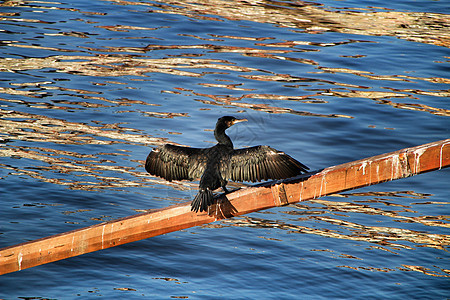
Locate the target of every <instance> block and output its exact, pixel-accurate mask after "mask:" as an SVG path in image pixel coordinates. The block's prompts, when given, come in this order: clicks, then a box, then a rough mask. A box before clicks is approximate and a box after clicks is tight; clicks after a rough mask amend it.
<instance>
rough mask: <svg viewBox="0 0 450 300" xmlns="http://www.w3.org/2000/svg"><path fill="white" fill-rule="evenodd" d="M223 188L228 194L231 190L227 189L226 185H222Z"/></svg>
mask: <svg viewBox="0 0 450 300" xmlns="http://www.w3.org/2000/svg"><path fill="white" fill-rule="evenodd" d="M222 190H223V191H224V193H225V194H228V193H229V192H230V191H229V190H228V189H227V187H226V186H224V185H223V186H222Z"/></svg>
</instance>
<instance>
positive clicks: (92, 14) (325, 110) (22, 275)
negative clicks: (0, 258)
mask: <svg viewBox="0 0 450 300" xmlns="http://www.w3.org/2000/svg"><path fill="white" fill-rule="evenodd" d="M1 6H2V9H1V12H0V18H1V21H0V24H1V26H0V28H1V31H0V35H1V40H2V42H1V44H0V51H1V57H0V71H1V72H2V73H1V74H2V76H1V79H0V93H1V95H0V195H1V200H0V201H1V203H2V209H1V210H0V247H6V246H10V245H14V244H17V243H21V242H24V241H29V240H33V239H37V238H41V237H45V236H48V235H52V234H57V233H61V232H65V231H69V230H74V229H77V228H82V227H85V226H89V225H93V224H98V223H99V222H102V221H106V220H112V219H116V218H119V217H124V216H129V215H132V214H135V213H137V212H140V211H142V210H146V209H152V208H163V207H167V206H169V205H171V204H174V203H180V202H186V201H190V200H191V199H192V198H193V196H194V195H195V194H196V188H197V185H196V183H190V182H174V183H168V182H165V181H164V180H162V179H159V178H155V177H151V176H149V175H148V174H146V172H145V170H144V169H143V161H144V160H145V157H146V156H147V154H148V152H149V151H150V150H151V148H152V147H156V146H158V145H161V144H164V143H177V144H182V145H190V146H193V147H207V146H211V145H213V144H214V137H213V134H212V129H213V127H214V124H215V122H216V120H217V118H218V117H220V116H222V115H234V116H236V117H239V118H247V119H248V120H249V122H247V123H241V124H238V125H236V126H234V127H233V128H231V129H230V130H229V131H228V133H229V135H230V136H231V138H232V139H233V141H234V144H235V147H246V146H252V145H258V144H263V145H270V146H273V147H275V148H277V149H279V150H282V151H285V152H286V153H289V154H290V155H291V156H293V157H295V158H296V159H298V160H300V161H301V162H303V163H305V164H306V165H308V166H309V167H310V168H311V169H313V170H316V169H321V168H324V167H328V166H332V165H336V164H340V163H345V162H349V161H353V160H357V159H361V158H364V157H370V156H373V155H377V154H381V153H386V152H390V151H395V150H399V149H402V148H404V147H410V146H416V145H420V144H424V143H428V142H433V141H438V140H442V139H445V138H448V137H449V129H448V128H450V122H449V119H448V117H449V115H450V106H449V101H448V96H449V86H448V84H449V82H450V79H449V78H448V53H449V52H448V46H449V41H450V33H449V31H448V14H446V13H447V12H448V11H447V10H448V5H447V3H446V2H445V1H432V2H429V1H419V2H417V1H415V2H412V3H411V2H409V1H400V2H380V3H376V5H374V3H373V2H372V1H363V2H361V1H357V2H355V1H324V2H314V3H312V2H311V3H303V4H302V3H300V2H294V1H263V2H253V1H250V2H248V1H245V2H233V1H232V2H229V1H190V2H188V3H185V2H184V1H167V2H159V1H140V2H133V1H77V2H76V3H74V4H71V3H64V2H54V1H46V2H36V1H20V2H19V1H6V2H3V3H2V4H1ZM448 180H449V170H448V169H444V170H440V171H435V172H431V173H427V174H423V175H419V176H415V177H411V178H407V179H402V180H398V181H394V182H388V183H384V184H380V185H376V186H371V187H366V188H362V189H358V190H354V191H349V192H345V193H342V194H339V195H334V196H332V197H322V198H320V199H315V200H312V201H304V202H300V203H298V204H297V205H290V206H286V207H278V208H273V209H270V210H266V211H261V212H257V213H253V214H249V215H246V216H243V217H237V218H233V219H229V220H224V221H220V222H216V223H213V224H209V225H205V226H199V227H194V228H191V229H188V230H184V231H179V232H174V233H171V234H167V235H163V236H158V237H154V238H151V239H147V240H143V241H139V242H135V243H131V244H126V245H123V246H120V247H115V248H111V249H107V250H103V251H98V252H95V253H90V254H87V255H83V256H80V257H76V258H71V259H67V260H64V261H59V262H56V263H52V264H47V265H43V266H38V267H35V268H31V269H27V270H23V271H20V272H15V273H11V274H7V275H3V276H2V277H1V280H0V298H5V299H18V298H20V299H23V298H28V299H29V298H38V299H40V298H52V299H73V298H83V299H84V298H94V297H105V298H118V297H126V298H129V299H133V298H141V297H153V298H157V299H165V298H194V299H196V298H205V299H208V298H211V299H217V298H228V299H254V298H262V299H264V298H265V299H271V298H273V299H275V298H276V299H280V298H285V299H299V298H302V299H308V298H311V299H321V298H323V299H330V298H338V299H340V298H342V299H343V298H345V299H348V298H379V299H384V298H393V299H400V298H401V299H404V298H416V299H419V298H420V299H444V298H448V296H449V289H448V277H449V272H448V270H449V269H450V264H449V255H448V245H449V230H448V228H449V224H448V215H449V209H448V205H449V203H450V202H449V199H448V195H449V189H448Z"/></svg>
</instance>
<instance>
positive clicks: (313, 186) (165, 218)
mask: <svg viewBox="0 0 450 300" xmlns="http://www.w3.org/2000/svg"><path fill="white" fill-rule="evenodd" d="M449 165H450V139H447V140H443V141H438V142H434V143H430V144H425V145H421V146H417V147H413V148H406V149H403V150H399V151H395V152H391V153H387V154H382V155H378V156H374V157H370V158H367V159H361V160H358V161H354V162H350V163H346V164H342V165H338V166H333V167H329V168H326V169H323V170H321V171H317V172H313V173H309V174H304V175H301V176H298V177H295V178H290V179H287V180H282V181H273V182H267V183H264V184H260V185H257V186H254V187H249V188H244V189H241V190H238V191H235V192H233V193H230V194H227V195H223V196H221V197H220V198H219V199H218V201H217V204H215V205H212V206H211V207H210V209H209V211H208V213H205V212H204V213H194V212H191V210H190V202H187V203H183V204H178V205H174V206H170V207H167V208H164V209H160V210H153V211H150V212H147V213H142V214H138V215H133V216H130V217H126V218H122V219H118V220H114V221H110V222H104V223H100V224H97V225H93V226H90V227H86V228H81V229H77V230H74V231H70V232H65V233H61V234H58V235H54V236H50V237H46V238H42V239H39V240H35V241H30V242H26V243H22V244H19V245H15V246H10V247H6V248H3V249H0V275H1V274H6V273H10V272H14V271H20V270H23V269H26V268H31V267H34V266H38V265H42V264H46V263H50V262H54V261H57V260H62V259H65V258H69V257H73V256H77V255H81V254H85V253H89V252H93V251H97V250H101V249H106V248H110V247H114V246H118V245H122V244H125V243H130V242H134V241H138V240H142V239H146V238H149V237H153V236H156V235H160V234H165V233H169V232H172V231H177V230H181V229H185V228H189V227H193V226H197V225H201V224H205V223H210V222H214V221H216V220H220V219H223V218H229V217H233V216H238V215H242V214H247V213H250V212H254V211H258V210H261V209H267V208H271V207H275V206H282V205H287V204H290V203H295V202H299V201H302V200H308V199H315V198H318V197H322V196H326V195H330V194H334V193H338V192H342V191H346V190H350V189H355V188H359V187H363V186H368V185H373V184H377V183H380V182H385V181H390V180H394V179H399V178H404V177H409V176H413V175H416V174H420V173H424V172H429V171H433V170H438V169H442V168H445V167H448V166H449Z"/></svg>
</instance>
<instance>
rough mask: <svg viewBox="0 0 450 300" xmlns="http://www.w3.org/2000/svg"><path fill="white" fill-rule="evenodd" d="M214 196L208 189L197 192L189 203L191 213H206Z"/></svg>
mask: <svg viewBox="0 0 450 300" xmlns="http://www.w3.org/2000/svg"><path fill="white" fill-rule="evenodd" d="M213 199H214V195H213V192H212V191H211V190H210V189H205V190H199V191H198V193H197V195H196V196H195V198H194V200H192V203H191V211H195V212H198V211H199V210H200V212H202V211H208V206H210V205H211V204H213Z"/></svg>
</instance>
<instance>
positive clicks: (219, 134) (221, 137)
mask: <svg viewBox="0 0 450 300" xmlns="http://www.w3.org/2000/svg"><path fill="white" fill-rule="evenodd" d="M225 129H226V128H221V127H216V129H215V130H214V137H215V138H216V140H217V141H218V142H219V144H221V145H226V146H229V147H231V148H233V142H232V141H231V139H230V137H229V136H228V135H227V134H226V133H225Z"/></svg>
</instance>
